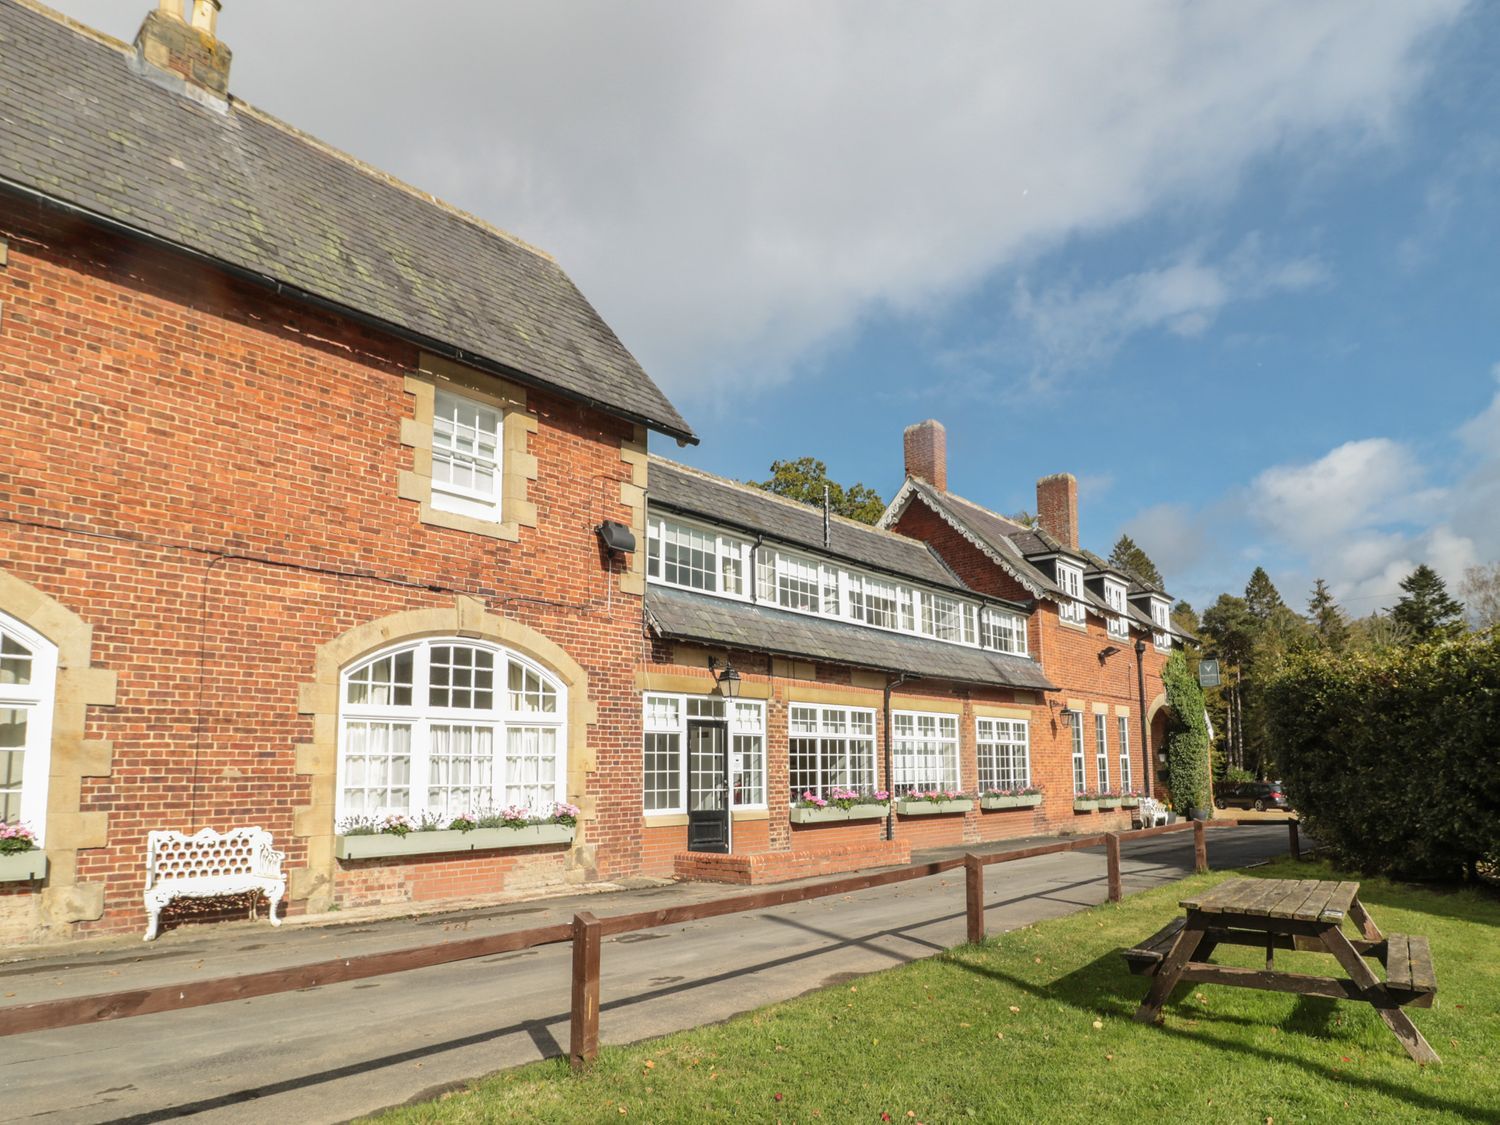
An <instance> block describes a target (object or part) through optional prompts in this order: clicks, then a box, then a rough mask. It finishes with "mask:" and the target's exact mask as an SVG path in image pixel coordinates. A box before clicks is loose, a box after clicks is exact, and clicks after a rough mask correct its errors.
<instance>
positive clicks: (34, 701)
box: [0, 613, 57, 846]
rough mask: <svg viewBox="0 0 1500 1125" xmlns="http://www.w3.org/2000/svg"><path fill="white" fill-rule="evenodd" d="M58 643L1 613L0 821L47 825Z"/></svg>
mask: <svg viewBox="0 0 1500 1125" xmlns="http://www.w3.org/2000/svg"><path fill="white" fill-rule="evenodd" d="M56 683H57V648H56V646H55V645H53V644H52V643H51V642H50V641H48V640H47V639H46V638H45V637H43V636H42V635H41V634H40V633H37V632H34V631H33V630H31V629H29V628H27V627H26V626H25V625H22V624H21V623H20V622H19V621H16V620H14V619H12V618H10V617H7V616H5V614H3V613H0V823H3V824H21V825H25V826H26V827H27V828H29V829H31V831H32V832H33V833H34V834H35V836H36V841H37V844H38V846H40V845H41V843H42V837H43V834H44V832H45V830H46V821H47V778H48V775H49V774H50V772H51V771H50V765H51V762H50V759H51V756H52V754H51V752H52V707H53V692H54V689H55V687H56Z"/></svg>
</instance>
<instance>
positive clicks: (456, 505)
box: [431, 387, 505, 523]
mask: <svg viewBox="0 0 1500 1125" xmlns="http://www.w3.org/2000/svg"><path fill="white" fill-rule="evenodd" d="M445 407H458V408H461V409H467V410H473V411H475V412H476V421H482V420H483V419H484V418H485V417H486V415H493V416H494V420H495V427H494V431H493V433H491V431H490V430H489V429H487V428H483V427H478V426H476V430H475V432H476V435H478V434H481V433H482V434H483V435H484V436H485V437H487V438H492V440H493V443H494V456H493V457H492V458H491V457H483V456H479V455H477V454H471V455H465V454H462V453H458V452H457V451H453V453H452V455H450V452H449V451H448V450H445V449H444V448H442V447H441V445H440V443H441V441H442V440H443V439H442V436H441V429H442V422H443V419H444V417H445V415H446V414H447V413H448V412H447V411H445ZM444 460H453V461H456V460H463V461H472V462H474V463H476V464H480V465H484V466H486V467H488V468H489V469H490V471H491V473H492V479H493V481H494V484H493V487H492V488H490V489H489V490H487V491H486V490H484V489H474V488H465V487H464V486H463V485H460V484H454V483H451V482H448V481H440V480H438V473H437V465H438V463H439V462H440V461H444ZM432 461H433V469H432V500H431V503H432V506H433V507H434V508H436V509H437V510H438V511H442V512H452V513H454V514H456V515H461V516H469V517H471V518H474V519H481V520H488V521H492V522H495V523H499V522H501V509H502V507H503V498H504V494H505V472H504V469H505V411H504V410H502V409H501V408H500V407H498V406H496V405H495V404H494V403H492V402H486V401H485V400H483V399H479V398H474V397H471V396H469V395H464V394H460V393H458V392H457V391H453V390H450V389H449V388H447V387H438V388H437V389H436V393H435V395H434V397H433V408H432Z"/></svg>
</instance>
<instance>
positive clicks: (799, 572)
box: [432, 389, 1171, 656]
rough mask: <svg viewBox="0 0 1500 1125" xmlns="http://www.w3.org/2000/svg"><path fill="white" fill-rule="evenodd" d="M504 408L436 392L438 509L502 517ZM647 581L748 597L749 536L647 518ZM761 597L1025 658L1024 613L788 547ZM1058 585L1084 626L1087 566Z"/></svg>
mask: <svg viewBox="0 0 1500 1125" xmlns="http://www.w3.org/2000/svg"><path fill="white" fill-rule="evenodd" d="M503 424H504V416H503V413H502V412H501V410H500V409H499V408H497V407H494V406H489V405H486V404H484V403H481V402H477V401H475V400H473V399H469V398H465V397H464V396H462V395H458V394H454V393H453V392H451V391H448V390H441V389H440V390H438V391H437V392H436V394H435V399H434V407H433V427H432V505H433V507H435V508H438V509H440V510H442V511H448V512H453V513H455V514H458V515H464V516H471V517H474V518H477V519H484V520H491V521H495V522H499V520H500V519H501V504H502V495H503V484H502V472H501V458H502V456H503V443H502V426H503ZM647 551H648V554H647V566H648V573H649V575H650V577H652V578H654V579H657V580H659V581H661V582H664V583H666V584H668V585H673V586H683V587H686V588H688V589H693V590H705V591H708V592H710V593H717V594H722V595H724V596H726V597H733V598H745V597H747V596H749V595H748V594H747V589H746V587H747V584H748V581H749V578H748V575H749V570H750V558H751V555H752V551H751V544H750V541H749V540H747V539H744V538H741V537H738V536H732V535H726V534H724V533H722V532H717V531H713V530H710V529H708V528H704V527H697V526H694V525H692V524H688V523H683V522H681V521H676V520H666V519H662V518H655V519H653V520H651V523H650V529H649V535H648V543H647ZM758 556H759V559H758V564H757V567H756V571H757V573H756V575H755V600H757V601H762V602H769V603H771V604H774V605H777V606H780V607H782V608H784V609H791V610H795V611H797V612H801V613H813V614H817V615H819V616H823V617H835V618H838V619H840V620H845V621H854V622H858V623H860V624H864V625H871V626H874V627H875V628H878V629H890V630H893V631H895V632H901V633H910V634H913V635H917V636H925V637H931V638H933V639H936V640H942V641H951V642H953V643H956V644H963V645H970V646H976V647H980V648H988V649H992V650H994V651H996V652H1008V653H1014V654H1016V655H1020V656H1025V655H1028V648H1027V643H1026V619H1025V618H1024V617H1022V616H1021V615H1020V614H1015V613H1008V612H1005V611H1003V610H997V609H994V608H992V607H989V606H979V605H977V604H975V603H972V602H968V601H965V600H963V599H959V598H954V597H950V596H948V595H945V594H940V593H937V592H935V591H931V590H926V589H923V588H921V587H916V586H912V585H909V584H906V583H901V582H893V581H890V580H887V579H883V578H878V577H876V576H875V575H873V574H869V573H866V572H861V571H857V570H853V569H850V568H847V567H836V566H834V565H832V564H830V563H827V562H820V561H818V560H814V559H810V558H807V557H805V556H800V555H796V554H793V553H790V552H786V551H781V550H775V549H771V548H766V547H762V548H761V549H760V551H759V552H758ZM1057 579H1058V585H1059V586H1060V587H1061V589H1062V591H1063V593H1064V594H1065V595H1066V596H1067V597H1068V598H1070V599H1071V600H1069V601H1065V602H1064V603H1063V604H1062V606H1061V608H1060V611H1059V612H1060V615H1061V617H1062V620H1064V621H1065V622H1069V623H1071V624H1074V625H1079V626H1083V625H1085V623H1086V621H1087V615H1088V609H1087V606H1086V604H1085V603H1084V601H1083V570H1082V568H1080V567H1076V566H1073V565H1071V564H1069V563H1067V562H1064V561H1063V560H1061V559H1059V560H1058V562H1057ZM1104 592H1105V600H1106V602H1107V603H1108V605H1109V607H1110V608H1111V609H1112V610H1114V611H1115V613H1114V615H1112V616H1110V617H1109V619H1108V622H1107V629H1108V632H1109V635H1110V636H1111V637H1115V638H1117V639H1125V638H1128V637H1129V635H1130V625H1129V620H1128V617H1127V616H1126V612H1127V611H1126V609H1125V600H1126V591H1125V586H1124V585H1123V584H1122V583H1119V582H1115V581H1113V580H1112V579H1106V580H1105V583H1104ZM1151 611H1152V618H1153V620H1154V621H1155V622H1156V624H1157V626H1158V628H1159V631H1158V632H1156V633H1155V634H1154V635H1153V640H1154V641H1155V644H1156V646H1157V648H1159V649H1167V648H1170V647H1171V637H1170V635H1169V633H1168V632H1167V628H1168V612H1169V611H1168V607H1167V606H1166V605H1165V604H1164V603H1162V602H1159V601H1157V600H1156V599H1152V603H1151Z"/></svg>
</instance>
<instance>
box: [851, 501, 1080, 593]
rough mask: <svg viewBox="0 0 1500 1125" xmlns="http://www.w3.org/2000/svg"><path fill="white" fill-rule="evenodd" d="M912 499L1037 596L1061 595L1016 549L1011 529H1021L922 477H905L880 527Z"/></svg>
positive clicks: (895, 517)
mask: <svg viewBox="0 0 1500 1125" xmlns="http://www.w3.org/2000/svg"><path fill="white" fill-rule="evenodd" d="M913 500H918V501H920V502H921V503H923V504H925V505H926V506H927V507H928V508H929V509H931V510H932V512H933V513H934V514H935V515H937V516H938V517H939V518H941V519H942V520H943V522H945V523H946V524H948V526H949V527H951V528H953V530H954V531H957V532H958V533H959V534H960V535H962V536H963V537H964V538H965V539H967V540H968V541H969V542H970V543H972V544H974V546H975V547H977V548H979V550H980V551H982V552H983V553H984V554H985V555H987V556H988V557H989V558H990V560H991V561H992V562H994V563H995V564H996V565H997V566H999V567H1000V569H1002V570H1004V571H1005V572H1006V573H1007V574H1009V575H1010V576H1011V577H1012V578H1014V579H1015V580H1016V581H1017V582H1019V583H1021V585H1022V586H1024V587H1026V589H1028V590H1030V591H1031V592H1032V593H1033V594H1035V595H1036V596H1037V597H1047V598H1053V599H1054V600H1055V599H1056V598H1058V597H1059V596H1060V595H1061V591H1060V590H1059V589H1058V588H1057V585H1056V583H1054V582H1053V581H1052V579H1050V578H1048V577H1047V576H1046V575H1045V574H1043V573H1042V572H1041V571H1040V570H1038V569H1037V568H1036V567H1034V566H1032V565H1031V564H1030V563H1029V562H1027V561H1026V559H1025V556H1023V555H1022V553H1021V551H1020V549H1019V548H1018V547H1017V546H1016V545H1015V543H1014V542H1013V541H1012V540H1011V538H1010V535H1011V532H1012V531H1015V530H1021V531H1024V530H1025V528H1023V527H1021V525H1020V524H1018V523H1015V522H1013V521H1012V520H1008V519H1006V518H1005V517H1004V516H1002V515H999V514H997V513H995V512H991V511H990V510H989V509H987V508H981V507H980V506H979V505H978V504H974V503H972V502H971V501H968V500H965V499H963V498H962V497H960V496H955V495H954V494H953V493H951V492H939V491H938V490H937V489H936V488H934V487H933V486H932V485H930V484H928V483H927V482H926V481H924V480H918V479H916V478H915V477H907V478H906V483H905V484H903V485H902V486H901V491H900V492H898V493H897V494H896V498H895V499H894V500H892V501H891V503H890V506H889V507H887V508H886V510H885V514H884V515H883V516H881V517H880V524H881V526H882V527H891V526H892V525H894V524H895V523H896V521H897V520H899V519H900V518H901V513H902V512H904V511H906V509H907V507H908V506H909V505H910V504H911V502H912V501H913Z"/></svg>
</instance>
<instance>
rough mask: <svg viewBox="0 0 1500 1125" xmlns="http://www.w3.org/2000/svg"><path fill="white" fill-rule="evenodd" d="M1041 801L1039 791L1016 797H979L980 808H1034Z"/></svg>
mask: <svg viewBox="0 0 1500 1125" xmlns="http://www.w3.org/2000/svg"><path fill="white" fill-rule="evenodd" d="M1041 803H1042V795H1041V794H1040V793H1026V794H1023V795H1022V796H1018V797H980V798H979V807H980V808H982V809H1034V808H1036V807H1037V806H1038V805H1040V804H1041Z"/></svg>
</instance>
